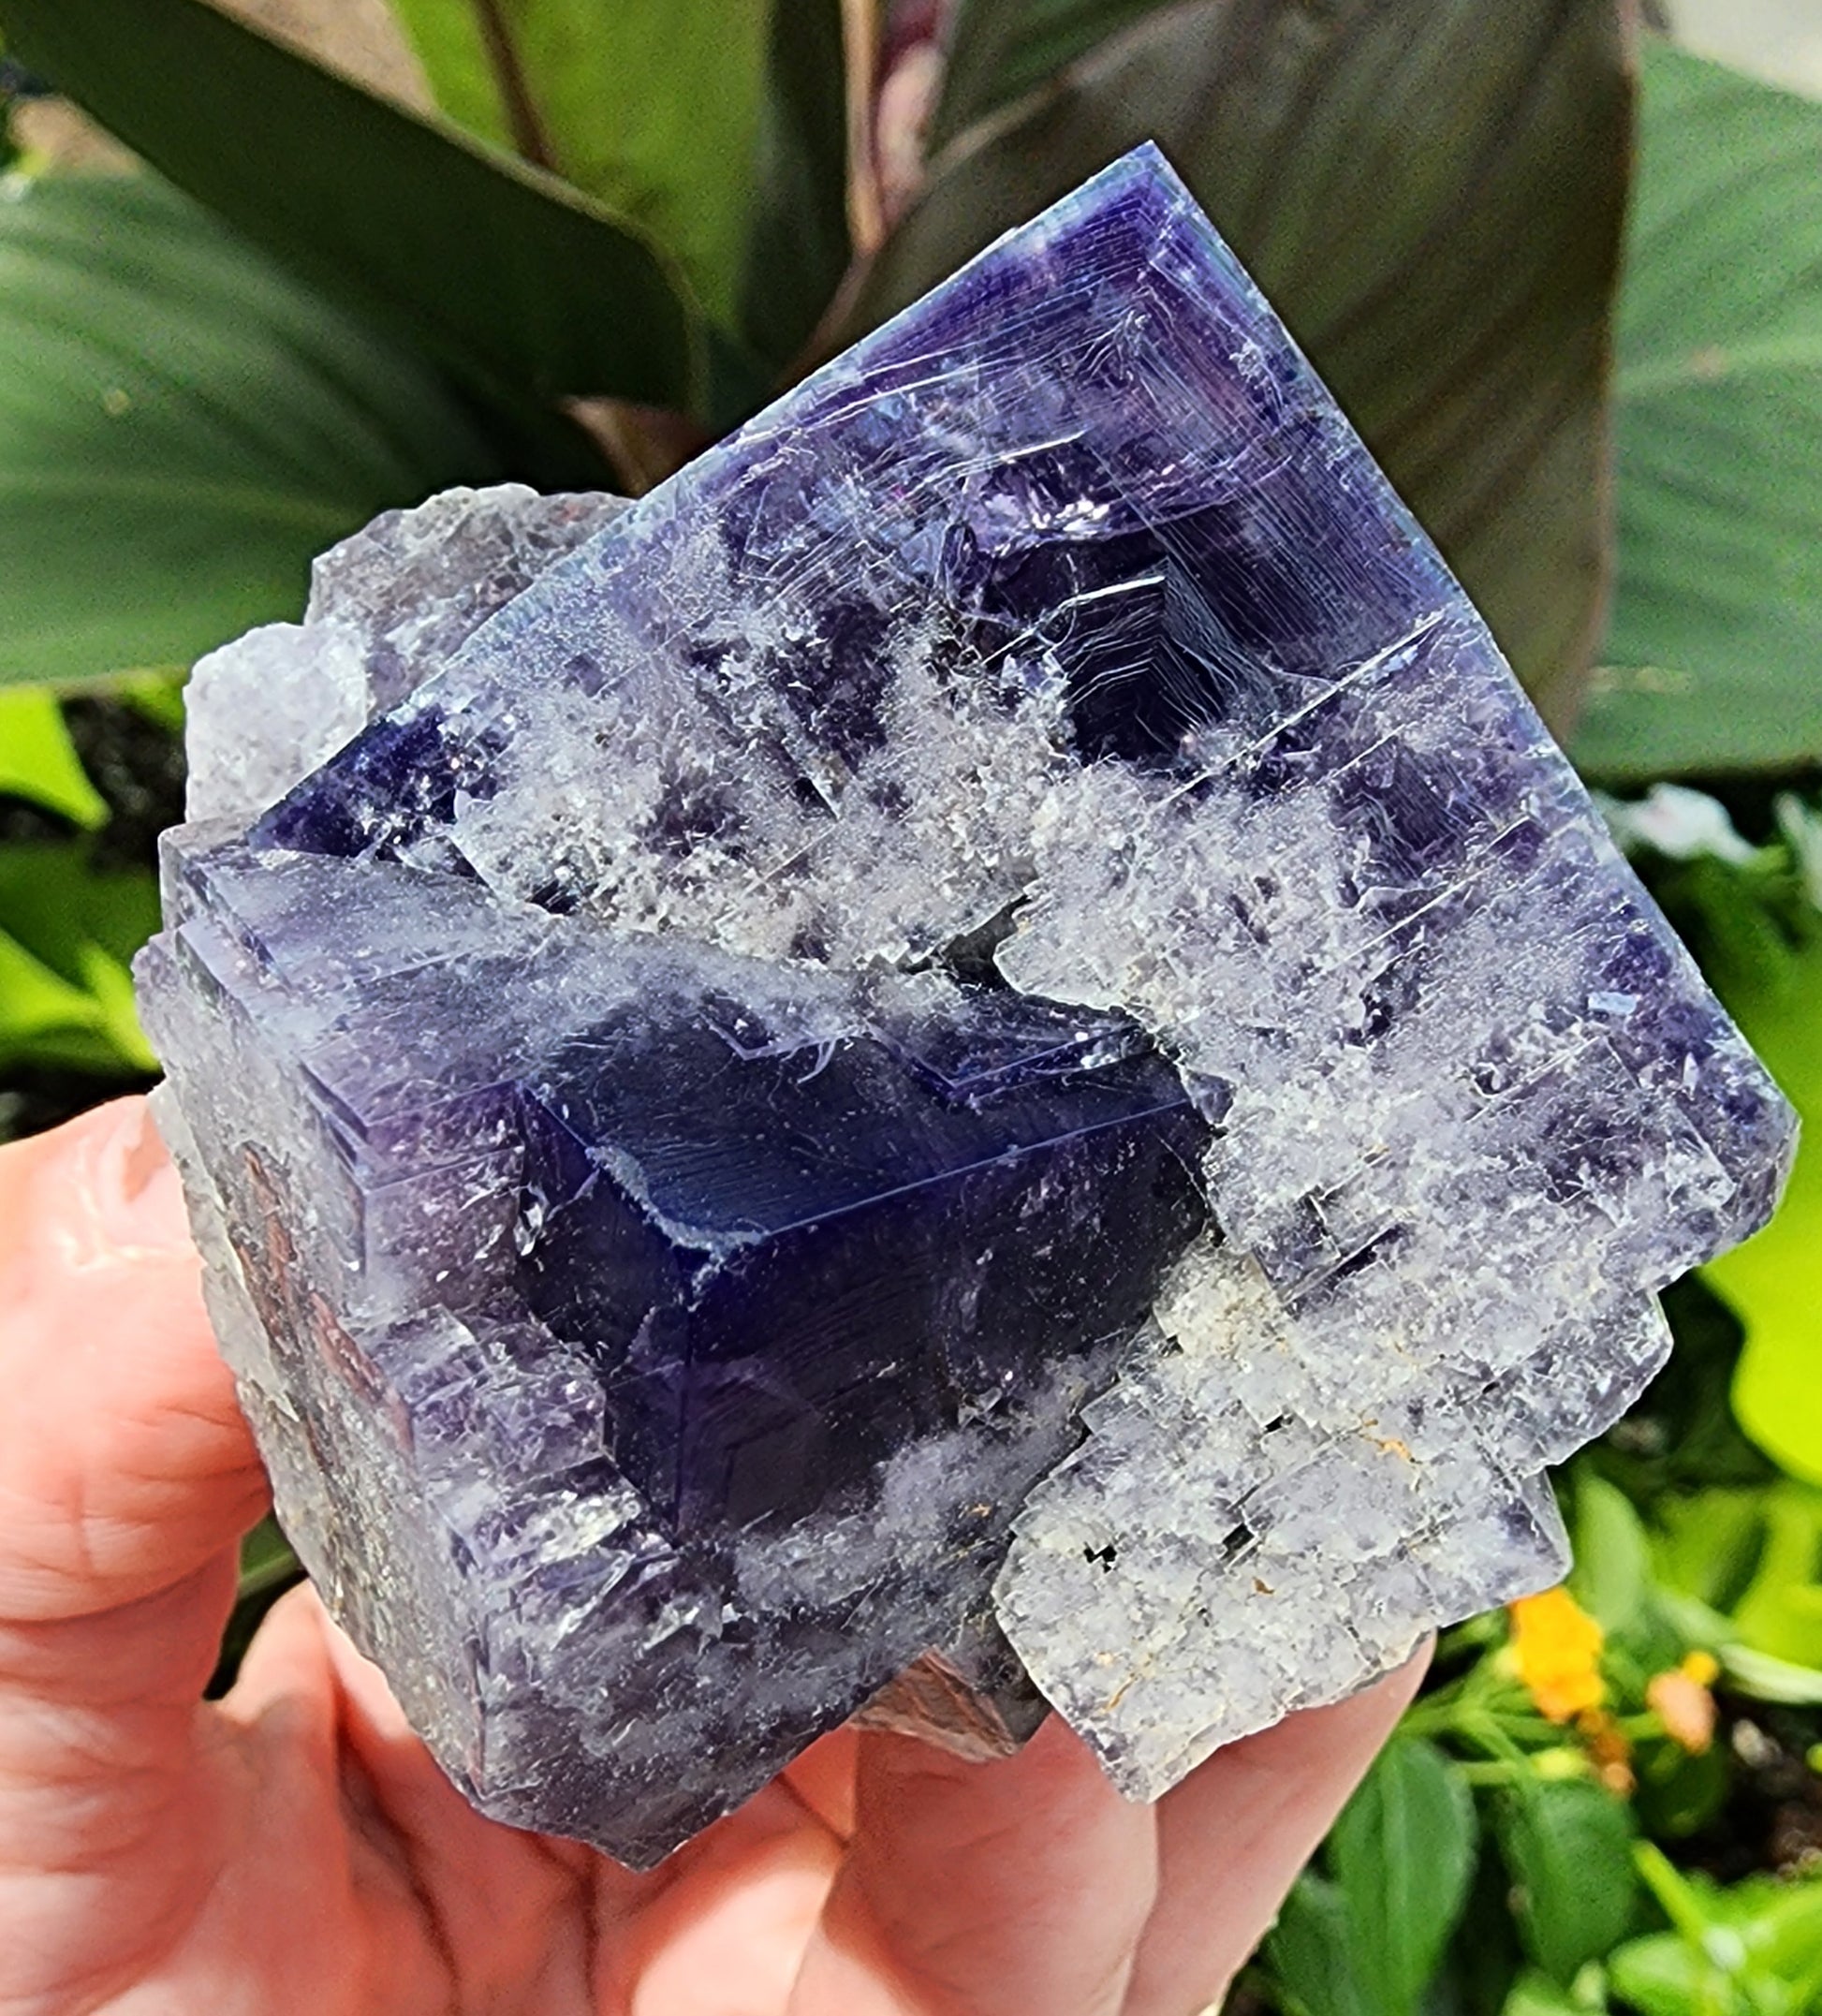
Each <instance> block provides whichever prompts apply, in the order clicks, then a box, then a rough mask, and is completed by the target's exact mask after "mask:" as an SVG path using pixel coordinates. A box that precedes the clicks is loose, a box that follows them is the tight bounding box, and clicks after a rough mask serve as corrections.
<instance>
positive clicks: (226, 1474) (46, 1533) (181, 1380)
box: [0, 1099, 265, 1664]
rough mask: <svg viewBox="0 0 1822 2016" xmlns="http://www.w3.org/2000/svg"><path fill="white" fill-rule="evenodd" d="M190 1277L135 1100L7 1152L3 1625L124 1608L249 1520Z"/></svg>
mask: <svg viewBox="0 0 1822 2016" xmlns="http://www.w3.org/2000/svg"><path fill="white" fill-rule="evenodd" d="M198 1273H199V1263H198V1259H197V1256H196V1252H195V1249H194V1247H193V1246H192V1245H191V1243H190V1240H189V1234H188V1230H187V1228H186V1226H185V1223H184V1207H183V1199H182V1197H181V1196H180V1194H179V1191H178V1185H177V1178H176V1174H175V1171H174V1170H172V1169H171V1166H170V1163H169V1159H168V1158H167V1156H166V1155H165V1153H164V1150H163V1147H162V1145H161V1144H160V1143H159V1141H158V1139H157V1134H156V1131H155V1129H154V1127H153V1126H152V1123H151V1120H150V1118H149V1117H148V1115H147V1112H146V1109H145V1102H144V1101H143V1100H142V1099H121V1100H117V1101H115V1102H114V1103H113V1104H112V1105H110V1106H106V1107H103V1108H101V1109H100V1110H99V1111H95V1112H92V1113H88V1114H85V1115H84V1116H83V1117H82V1118H81V1119H80V1120H77V1121H74V1122H72V1123H71V1124H70V1125H69V1126H66V1127H60V1128H58V1129H57V1130H56V1131H55V1132H54V1133H51V1134H48V1135H43V1136H40V1137H38V1138H37V1139H36V1140H27V1141H22V1142H19V1143H17V1144H15V1145H14V1146H11V1147H8V1148H6V1149H0V1380H4V1384H5V1391H6V1393H7V1405H6V1408H5V1410H4V1413H0V1621H4V1622H5V1623H7V1624H11V1625H18V1624H45V1623H51V1622H54V1621H56V1620H59V1619H74V1618H82V1617H93V1616H96V1615H97V1614H99V1613H102V1612H108V1611H122V1612H123V1613H124V1612H125V1611H126V1610H127V1609H128V1608H129V1607H130V1606H133V1605H135V1604H137V1603H139V1602H140V1600H141V1599H143V1598H145V1597H151V1596H154V1595H156V1594H157V1593H158V1592H160V1591H161V1590H168V1589H170V1588H172V1587H173V1586H174V1585H176V1584H177V1583H179V1582H183V1581H184V1579H185V1578H186V1577H189V1576H192V1575H194V1574H195V1573H196V1572H197V1571H198V1569H200V1568H201V1567H203V1565H204V1564H205V1563H206V1562H208V1561H209V1560H210V1558H211V1557H212V1556H213V1555H214V1554H217V1553H220V1552H224V1551H225V1550H227V1549H228V1548H229V1547H231V1546H232V1544H233V1542H234V1541H235V1539H236V1538H238V1536H239V1535H240V1534H241V1532H242V1531H243V1530H244V1528H245V1527H246V1526H248V1525H250V1524H251V1523H253V1521H254V1520H255V1519H256V1518H257V1516H258V1513H259V1511H260V1509H261V1508H262V1506H263V1504H264V1500H265V1484H264V1479H263V1476H262V1474H261V1472H260V1468H259V1464H258V1459H257V1455H256V1454H255V1451H254V1448H253V1442H252V1438H251V1437H250V1435H248V1433H247V1429H246V1424H245V1423H244V1421H243V1420H242V1418H241V1414H240V1410H239V1408H238V1407H237V1406H236V1405H235V1402H234V1390H233V1382H232V1380H231V1379H230V1378H229V1376H228V1371H227V1369H226V1367H225V1366H224V1365H223V1364H222V1362H221V1360H220V1358H219V1357H218V1356H217V1354H216V1351H215V1348H214V1344H213V1339H212V1338H211V1335H210V1332H209V1325H208V1321H207V1319H206V1317H204V1315H203V1309H202V1301H201V1295H200V1289H199V1285H198ZM145 1649H146V1652H147V1654H148V1655H149V1656H152V1657H154V1658H155V1659H157V1660H158V1661H160V1662H161V1664H162V1663H168V1660H169V1655H170V1654H172V1653H173V1652H176V1653H177V1654H179V1655H181V1656H182V1657H183V1658H184V1659H185V1660H187V1659H188V1658H189V1656H190V1655H191V1654H193V1653H194V1652H195V1650H196V1645H195V1643H193V1642H191V1643H185V1644H183V1645H181V1646H172V1645H170V1644H169V1643H150V1642H149V1643H148V1644H147V1645H146V1648H145Z"/></svg>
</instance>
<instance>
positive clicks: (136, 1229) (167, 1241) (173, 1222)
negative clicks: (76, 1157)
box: [81, 1098, 190, 1258]
mask: <svg viewBox="0 0 1822 2016" xmlns="http://www.w3.org/2000/svg"><path fill="white" fill-rule="evenodd" d="M81 1184H82V1187H83V1189H84V1191H85V1193H86V1196H87V1199H88V1203H89V1213H90V1217H91V1219H92V1222H93V1224H94V1227H95V1229H96V1233H97V1235H98V1237H97V1240H96V1244H97V1246H98V1247H100V1248H102V1249H104V1250H103V1251H100V1252H97V1254H96V1258H131V1257H133V1256H135V1255H141V1254H143V1255H148V1256H150V1255H169V1254H171V1253H182V1252H186V1251H188V1250H189V1249H190V1221H189V1214H188V1213H187V1212H186V1211H185V1210H184V1189H183V1185H182V1184H181V1183H180V1182H179V1180H178V1175H177V1170H176V1169H175V1168H174V1167H173V1165H172V1163H171V1159H170V1156H169V1154H167V1152H166V1149H165V1144H164V1142H163V1140H160V1139H159V1135H158V1127H157V1124H156V1122H155V1121H154V1119H153V1117H152V1111H151V1109H150V1107H149V1106H148V1105H147V1104H146V1102H145V1100H144V1099H143V1098H130V1099H121V1100H118V1101H116V1102H115V1103H114V1104H113V1105H112V1106H109V1107H104V1108H103V1109H102V1110H101V1111H100V1112H99V1113H97V1114H96V1126H95V1129H94V1132H93V1133H92V1134H91V1135H90V1136H89V1137H88V1138H87V1139H86V1140H84V1141H83V1142H82V1144H81Z"/></svg>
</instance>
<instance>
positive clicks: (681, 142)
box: [392, 0, 839, 323]
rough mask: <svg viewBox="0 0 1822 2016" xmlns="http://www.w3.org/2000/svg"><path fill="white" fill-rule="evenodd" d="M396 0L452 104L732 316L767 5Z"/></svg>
mask: <svg viewBox="0 0 1822 2016" xmlns="http://www.w3.org/2000/svg"><path fill="white" fill-rule="evenodd" d="M801 4H802V0H783V5H784V7H785V8H786V10H788V9H790V8H792V7H797V6H800V5H801ZM392 5H393V10H394V11H395V12H396V13H397V14H398V16H399V18H400V20H401V21H402V22H404V27H405V30H406V32H407V34H409V36H410V37H411V40H412V43H413V46H414V47H415V48H416V50H417V52H418V55H419V60H420V61H421V62H422V64H423V66H424V72H425V75H426V76H427V77H428V78H429V80H430V85H431V89H432V91H433V93H434V94H435V96H436V100H437V103H438V104H439V105H441V106H442V108H443V109H444V110H445V111H447V112H448V114H449V115H450V116H451V117H452V118H454V119H456V120H459V121H460V122H461V123H462V124H463V125H465V126H467V127H468V128H469V129H470V130H471V131H472V132H475V133H478V134H480V135H482V136H483V137H484V138H486V139H488V140H494V141H496V142H498V144H499V145H501V146H502V147H510V148H512V149H514V150H515V151H516V152H517V153H518V154H520V155H522V156H523V157H524V158H525V159H526V160H527V161H531V162H534V163H536V165H537V166H538V167H540V168H544V169H550V170H551V172H552V173H553V174H557V175H561V176H562V177H563V178H564V179H565V181H566V182H570V183H573V184H575V185H576V187H577V188H579V189H582V190H584V191H586V192H587V193H588V194H589V195H590V196H594V197H598V198H600V199H602V200H603V201H604V202H606V203H607V204H608V205H610V207H611V208H612V209H613V210H615V211H616V212H618V213H621V214H622V215H624V216H626V217H630V218H632V219H634V220H636V221H637V222H638V223H639V226H640V227H641V228H643V229H644V230H645V231H646V232H647V233H648V235H649V236H650V237H652V238H653V239H654V240H655V241H657V242H658V243H661V244H664V245H666V246H668V247H669V249H670V251H671V252H672V253H673V254H674V255H675V256H676V258H678V260H679V262H680V263H681V264H682V266H683V270H684V272H687V273H688V274H689V276H690V278H691V280H692V281H693V282H694V283H695V286H696V289H697V292H698V295H699V296H700V298H701V300H702V302H703V304H704V305H705V306H706V307H707V308H708V310H709V312H710V313H711V314H712V315H714V316H719V317H720V319H721V320H722V321H723V322H726V323H731V321H732V319H733V307H734V294H735V283H736V280H737V277H738V274H739V270H740V264H741V255H742V248H743V246H744V243H745V240H746V228H747V221H748V212H749V209H750V206H751V203H752V190H753V163H754V157H755V154H756V150H757V140H758V132H759V121H760V113H761V107H762V105H763V103H764V97H765V74H766V45H767V38H768V32H769V29H770V25H771V23H770V19H769V17H770V15H771V0H643V4H641V0H482V4H479V5H477V4H476V0H392ZM838 103H839V101H838Z"/></svg>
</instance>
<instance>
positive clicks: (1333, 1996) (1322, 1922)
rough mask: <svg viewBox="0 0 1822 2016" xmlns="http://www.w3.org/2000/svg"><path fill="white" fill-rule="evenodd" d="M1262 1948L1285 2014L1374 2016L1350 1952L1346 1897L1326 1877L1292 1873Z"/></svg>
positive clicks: (1298, 2015) (1352, 1951) (1351, 1949)
mask: <svg viewBox="0 0 1822 2016" xmlns="http://www.w3.org/2000/svg"><path fill="white" fill-rule="evenodd" d="M1264 1953H1265V1958H1266V1961H1267V1963H1268V1964H1269V1965H1270V1966H1271V1971H1272V1974H1273V1975H1274V1976H1275V1978H1276V1979H1275V1985H1276V1987H1277V1990H1278V1993H1279V1996H1280V1998H1281V2000H1282V2002H1283V2005H1284V2007H1285V2009H1286V2010H1287V2011H1288V2012H1289V2016H1374V2010H1373V2005H1372V2004H1371V2003H1370V2002H1369V2001H1368V2000H1367V1998H1366V1994H1365V1993H1364V1991H1363V1989H1362V1987H1361V1984H1360V1981H1359V1970H1358V1964H1357V1962H1356V1960H1355V1957H1354V1947H1353V1939H1352V1936H1351V1929H1350V1924H1349V1918H1348V1909H1347V1900H1346V1898H1345V1897H1344V1895H1343V1894H1342V1891H1341V1890H1340V1888H1339V1887H1338V1886H1337V1885H1336V1884H1333V1883H1331V1882H1330V1880H1329V1879H1328V1878H1327V1877H1326V1876H1316V1875H1315V1874H1313V1873H1311V1872H1307V1871H1306V1872H1305V1873H1304V1874H1303V1875H1302V1876H1299V1877H1298V1879H1297V1882H1296V1885H1295V1887H1294V1888H1293V1889H1292V1891H1291V1893H1290V1895H1289V1896H1288V1897H1286V1899H1285V1905H1284V1909H1283V1910H1281V1911H1280V1912H1279V1914H1278V1922H1277V1923H1276V1924H1275V1925H1274V1926H1273V1927H1272V1928H1271V1934H1270V1935H1268V1937H1267V1939H1266V1942H1265V1947H1264Z"/></svg>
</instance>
